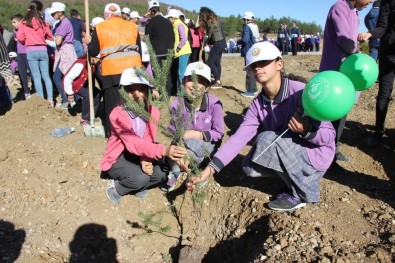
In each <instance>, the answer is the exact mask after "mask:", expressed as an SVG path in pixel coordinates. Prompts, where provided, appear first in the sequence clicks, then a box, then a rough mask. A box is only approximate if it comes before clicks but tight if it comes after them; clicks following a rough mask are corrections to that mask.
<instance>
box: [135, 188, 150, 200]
mask: <svg viewBox="0 0 395 263" xmlns="http://www.w3.org/2000/svg"><path fill="white" fill-rule="evenodd" d="M134 196H135V197H137V198H139V199H142V200H144V199H146V198H147V197H148V190H143V191H140V192H137V193H135V194H134Z"/></svg>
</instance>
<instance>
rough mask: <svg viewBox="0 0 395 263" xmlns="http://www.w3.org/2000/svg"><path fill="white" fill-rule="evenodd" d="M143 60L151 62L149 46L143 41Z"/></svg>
mask: <svg viewBox="0 0 395 263" xmlns="http://www.w3.org/2000/svg"><path fill="white" fill-rule="evenodd" d="M141 60H142V61H143V62H149V60H150V56H149V52H148V47H147V44H145V42H144V41H141Z"/></svg>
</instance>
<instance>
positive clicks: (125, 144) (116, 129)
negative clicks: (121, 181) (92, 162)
mask: <svg viewBox="0 0 395 263" xmlns="http://www.w3.org/2000/svg"><path fill="white" fill-rule="evenodd" d="M149 112H150V115H151V118H152V119H153V120H152V121H150V122H149V123H148V124H147V129H146V130H145V133H144V136H143V138H140V137H138V136H137V135H136V133H135V131H134V130H133V128H132V127H134V125H133V122H134V121H135V119H132V118H131V117H130V116H129V115H128V113H127V112H126V111H124V110H123V109H122V108H121V107H120V106H118V107H116V108H114V110H113V111H112V112H111V114H110V123H111V136H110V138H109V139H108V142H107V146H106V150H105V153H104V156H103V158H102V159H101V162H100V168H101V170H102V171H108V170H110V169H111V166H112V165H113V164H114V163H115V162H116V160H117V159H118V157H119V156H120V155H121V154H122V153H123V152H124V151H125V150H126V151H128V152H130V153H133V154H135V155H138V156H140V157H141V158H142V159H144V160H147V161H152V160H153V159H160V158H162V157H163V146H164V145H163V144H156V143H155V139H156V134H157V132H158V127H157V125H156V124H155V123H157V122H158V121H159V116H160V112H159V110H158V109H157V108H156V107H154V106H149Z"/></svg>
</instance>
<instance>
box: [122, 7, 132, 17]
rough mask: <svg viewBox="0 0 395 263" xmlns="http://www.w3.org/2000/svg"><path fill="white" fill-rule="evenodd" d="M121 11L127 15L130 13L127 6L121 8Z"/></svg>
mask: <svg viewBox="0 0 395 263" xmlns="http://www.w3.org/2000/svg"><path fill="white" fill-rule="evenodd" d="M121 12H122V13H126V14H128V15H129V13H130V8H129V7H124V8H122V10H121Z"/></svg>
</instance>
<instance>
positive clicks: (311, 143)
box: [187, 42, 335, 211]
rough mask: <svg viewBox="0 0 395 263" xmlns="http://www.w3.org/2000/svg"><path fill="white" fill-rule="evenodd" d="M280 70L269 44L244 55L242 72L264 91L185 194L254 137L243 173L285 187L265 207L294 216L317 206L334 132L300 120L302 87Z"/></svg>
mask: <svg viewBox="0 0 395 263" xmlns="http://www.w3.org/2000/svg"><path fill="white" fill-rule="evenodd" d="M283 67H284V62H283V60H282V57H281V53H280V51H279V50H278V48H277V47H275V46H274V45H273V44H271V43H269V42H259V43H256V44H254V45H253V46H252V47H251V48H250V50H248V52H247V55H246V66H245V69H246V70H250V71H251V72H252V74H253V76H254V78H255V80H256V81H257V82H258V83H259V84H261V85H262V92H261V93H260V94H259V95H258V96H257V97H256V98H254V100H253V101H252V103H251V105H250V107H249V109H248V111H247V113H246V115H245V116H244V120H243V123H242V124H241V125H240V127H239V128H238V129H237V131H236V133H235V134H234V135H233V136H232V137H230V139H229V140H228V141H227V142H226V143H225V144H224V145H223V146H222V147H221V148H220V149H219V150H218V152H217V153H216V154H215V155H214V157H213V158H212V159H211V160H212V161H211V162H210V164H209V165H208V166H207V167H206V169H205V170H204V171H203V172H202V173H201V176H200V177H195V178H191V179H190V180H189V182H188V183H187V187H188V189H189V190H193V189H194V188H195V187H196V184H198V183H200V182H204V181H206V180H207V179H208V178H209V177H210V175H213V174H214V173H215V172H219V171H220V170H221V169H222V168H224V167H225V166H226V165H227V164H228V163H229V162H230V161H232V160H233V158H235V157H236V156H237V155H238V154H239V153H240V151H241V150H242V149H243V147H244V146H245V145H246V144H247V143H248V142H249V141H250V140H251V139H252V138H254V137H255V136H257V137H256V140H255V143H254V145H253V147H252V149H251V150H250V152H249V153H248V154H247V155H246V157H245V158H244V160H243V170H244V172H245V173H246V175H247V176H250V177H265V176H268V175H271V174H273V173H275V174H277V175H278V176H279V177H280V178H281V179H282V180H283V181H284V183H285V185H286V188H285V189H284V191H282V192H280V193H279V194H277V195H275V196H274V198H273V199H272V201H271V202H269V204H268V206H269V208H271V209H273V210H278V211H292V210H294V209H297V208H300V207H303V206H305V205H306V203H315V202H318V200H319V196H320V180H321V178H322V177H323V176H324V174H325V172H326V170H327V169H328V168H329V166H330V164H331V162H332V160H333V157H334V154H335V130H334V128H333V126H332V124H331V123H330V122H325V121H322V122H320V121H316V120H313V119H311V118H310V117H307V116H306V117H303V118H302V117H301V115H302V92H303V89H304V86H305V84H304V83H302V82H298V81H293V80H290V79H288V78H285V77H283V75H282V73H281V71H282V69H283ZM287 129H289V130H288V132H286V133H285V134H283V132H284V131H286V130H287ZM262 130H263V131H262ZM281 135H282V136H281Z"/></svg>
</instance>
